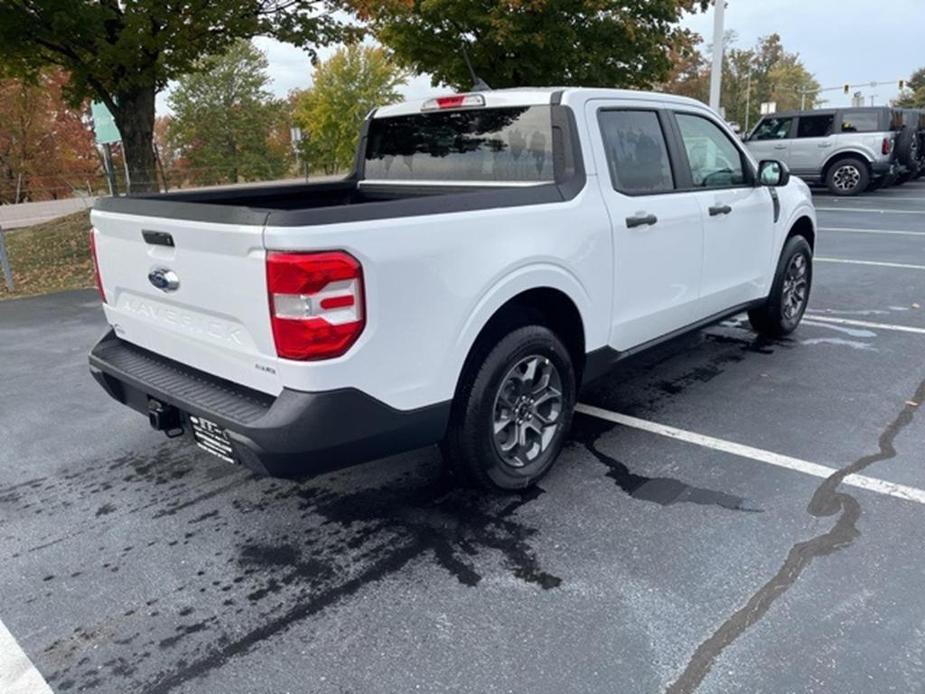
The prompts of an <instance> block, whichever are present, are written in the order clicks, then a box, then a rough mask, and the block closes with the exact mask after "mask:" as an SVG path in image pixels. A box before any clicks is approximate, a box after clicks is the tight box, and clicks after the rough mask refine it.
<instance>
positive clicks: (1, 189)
mask: <svg viewBox="0 0 925 694" xmlns="http://www.w3.org/2000/svg"><path fill="white" fill-rule="evenodd" d="M65 84H67V75H65V74H63V73H62V72H61V71H57V70H55V71H48V72H44V73H42V74H40V75H38V76H36V78H35V79H34V80H23V79H16V78H8V79H2V80H0V203H2V202H21V201H24V200H45V199H55V198H62V197H70V196H71V195H73V193H74V191H75V190H78V191H80V192H84V191H86V186H87V182H88V180H93V179H95V178H96V177H97V174H98V172H99V157H98V155H97V153H96V149H95V148H94V146H93V135H92V133H91V132H90V129H89V127H88V126H87V125H86V123H85V122H84V118H83V115H84V114H83V111H84V109H82V108H71V107H69V106H68V104H67V102H66V100H65V99H64V98H63V96H62V89H63V87H64V85H65Z"/></svg>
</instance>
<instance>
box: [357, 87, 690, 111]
mask: <svg viewBox="0 0 925 694" xmlns="http://www.w3.org/2000/svg"><path fill="white" fill-rule="evenodd" d="M455 94H478V95H480V96H481V97H482V98H483V99H484V100H485V108H501V107H505V106H538V105H548V104H559V103H563V104H572V103H577V102H581V101H585V100H588V99H595V98H597V99H621V100H627V101H650V102H651V101H658V102H663V103H665V104H674V105H683V106H696V107H698V108H702V109H705V108H707V107H706V105H705V104H703V103H702V102H700V101H697V100H696V99H690V98H688V97H686V96H676V95H673V94H663V93H661V92H648V91H637V90H633V89H609V88H596V87H512V88H508V89H492V90H486V91H472V92H451V91H447V92H446V93H445V94H440V95H437V96H433V97H427V98H426V99H414V100H411V101H405V102H402V103H398V104H392V105H390V106H383V107H381V108H379V109H377V110H376V111H375V113H374V114H373V117H374V118H389V117H392V116H406V115H412V114H416V113H421V111H422V110H424V105H425V104H426V103H427V102H429V101H432V100H433V99H435V98H437V97H438V96H439V97H442V96H453V95H455Z"/></svg>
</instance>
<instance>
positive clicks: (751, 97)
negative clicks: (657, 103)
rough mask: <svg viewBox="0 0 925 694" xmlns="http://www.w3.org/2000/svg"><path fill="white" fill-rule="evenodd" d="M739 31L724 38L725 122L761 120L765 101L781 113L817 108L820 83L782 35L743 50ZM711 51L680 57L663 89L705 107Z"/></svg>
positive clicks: (746, 123) (744, 123) (748, 123)
mask: <svg viewBox="0 0 925 694" xmlns="http://www.w3.org/2000/svg"><path fill="white" fill-rule="evenodd" d="M737 40H738V37H737V36H736V34H735V32H732V31H730V32H727V33H726V35H725V36H724V37H723V43H724V49H723V78H722V85H721V90H720V105H721V106H722V107H723V110H724V111H725V115H726V119H727V120H729V121H734V122H736V123H739V124H740V125H742V126H743V127H746V126H751V125H753V124H754V123H755V122H756V121H757V120H758V118H759V115H760V108H761V103H762V102H771V101H773V102H775V103H776V104H777V110H779V111H784V110H793V109H799V108H803V107H805V108H814V107H815V106H816V105H817V104H818V103H819V83H818V82H817V81H816V79H815V78H814V77H813V75H812V73H810V72H809V71H808V70H807V69H806V67H805V66H804V65H803V62H802V60H801V59H800V56H799V54H798V53H789V52H787V51H786V50H785V49H784V46H783V43H782V42H781V38H780V36H779V35H778V34H771V35H769V36H765V37H762V38H760V39H758V42H757V43H756V44H755V46H754V47H753V48H746V49H743V48H738V47H737V46H736V45H735V44H736V42H737ZM711 51H712V47H711V46H707V47H706V49H705V50H703V51H695V52H694V54H693V55H690V54H683V53H682V54H679V53H675V56H676V57H675V58H673V61H674V63H673V64H674V68H673V69H672V72H671V75H670V78H669V80H668V81H667V82H665V83H664V84H663V85H662V88H663V89H664V90H665V91H667V92H670V93H673V94H683V95H684V96H691V97H694V98H695V99H699V100H701V101H704V102H706V101H707V99H708V97H709V90H710V67H711V66H710V61H709V60H707V57H706V56H707V54H708V53H709V52H711Z"/></svg>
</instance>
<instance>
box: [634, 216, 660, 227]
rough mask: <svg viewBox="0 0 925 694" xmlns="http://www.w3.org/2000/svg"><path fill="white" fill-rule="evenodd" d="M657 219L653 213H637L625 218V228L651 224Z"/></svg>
mask: <svg viewBox="0 0 925 694" xmlns="http://www.w3.org/2000/svg"><path fill="white" fill-rule="evenodd" d="M657 221H658V217H656V216H655V215H654V214H637V215H636V216H635V217H627V218H626V228H627V229H632V228H633V227H641V226H646V225H648V226H652V225H653V224H655V223H656V222H657Z"/></svg>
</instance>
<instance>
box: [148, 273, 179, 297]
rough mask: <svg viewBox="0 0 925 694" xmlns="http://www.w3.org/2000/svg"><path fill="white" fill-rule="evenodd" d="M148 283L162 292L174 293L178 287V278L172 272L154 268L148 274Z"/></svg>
mask: <svg viewBox="0 0 925 694" xmlns="http://www.w3.org/2000/svg"><path fill="white" fill-rule="evenodd" d="M148 282H150V283H151V284H152V285H154V286H155V287H157V288H158V289H160V290H161V291H162V292H174V291H176V290H177V288H178V287H179V286H180V278H179V277H177V273H175V272H174V271H173V270H168V269H167V268H165V267H156V268H154V269H153V270H151V272H149V273H148Z"/></svg>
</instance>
